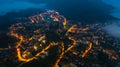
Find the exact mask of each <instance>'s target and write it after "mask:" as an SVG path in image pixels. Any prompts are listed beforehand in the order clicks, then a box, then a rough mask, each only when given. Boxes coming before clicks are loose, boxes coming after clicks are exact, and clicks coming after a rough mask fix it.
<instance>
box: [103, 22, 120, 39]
mask: <svg viewBox="0 0 120 67" xmlns="http://www.w3.org/2000/svg"><path fill="white" fill-rule="evenodd" d="M104 30H106V32H107V33H108V34H110V35H112V36H114V37H117V38H120V26H119V25H116V24H112V25H108V26H106V27H104Z"/></svg>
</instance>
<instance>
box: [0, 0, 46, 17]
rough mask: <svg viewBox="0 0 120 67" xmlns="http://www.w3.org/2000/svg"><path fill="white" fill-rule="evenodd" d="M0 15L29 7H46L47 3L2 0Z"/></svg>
mask: <svg viewBox="0 0 120 67" xmlns="http://www.w3.org/2000/svg"><path fill="white" fill-rule="evenodd" d="M0 2H1V4H0V15H5V14H6V13H8V12H12V11H21V10H25V9H28V8H42V9H43V8H45V6H46V4H34V3H31V2H27V1H15V0H8V2H4V1H0Z"/></svg>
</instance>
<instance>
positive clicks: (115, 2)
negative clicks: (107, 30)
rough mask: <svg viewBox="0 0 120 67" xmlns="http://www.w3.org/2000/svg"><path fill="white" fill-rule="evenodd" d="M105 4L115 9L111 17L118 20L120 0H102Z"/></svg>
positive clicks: (119, 16)
mask: <svg viewBox="0 0 120 67" xmlns="http://www.w3.org/2000/svg"><path fill="white" fill-rule="evenodd" d="M103 1H104V2H106V3H107V4H110V5H112V6H114V7H115V10H114V11H113V13H112V15H113V16H115V17H117V18H120V0H103Z"/></svg>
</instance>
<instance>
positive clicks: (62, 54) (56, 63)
mask: <svg viewBox="0 0 120 67" xmlns="http://www.w3.org/2000/svg"><path fill="white" fill-rule="evenodd" d="M61 48H62V49H61V51H62V52H61V54H60V56H59V57H58V59H57V60H56V62H55V65H54V67H57V66H58V64H59V62H60V61H61V59H62V58H63V56H64V54H65V51H64V50H65V49H64V43H62V44H61Z"/></svg>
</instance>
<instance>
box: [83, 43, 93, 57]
mask: <svg viewBox="0 0 120 67" xmlns="http://www.w3.org/2000/svg"><path fill="white" fill-rule="evenodd" d="M91 49H92V43H91V42H90V44H89V47H88V48H87V49H86V50H85V52H84V53H83V54H82V58H84V57H85V56H86V55H87V53H88V52H89V51H90V50H91Z"/></svg>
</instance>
